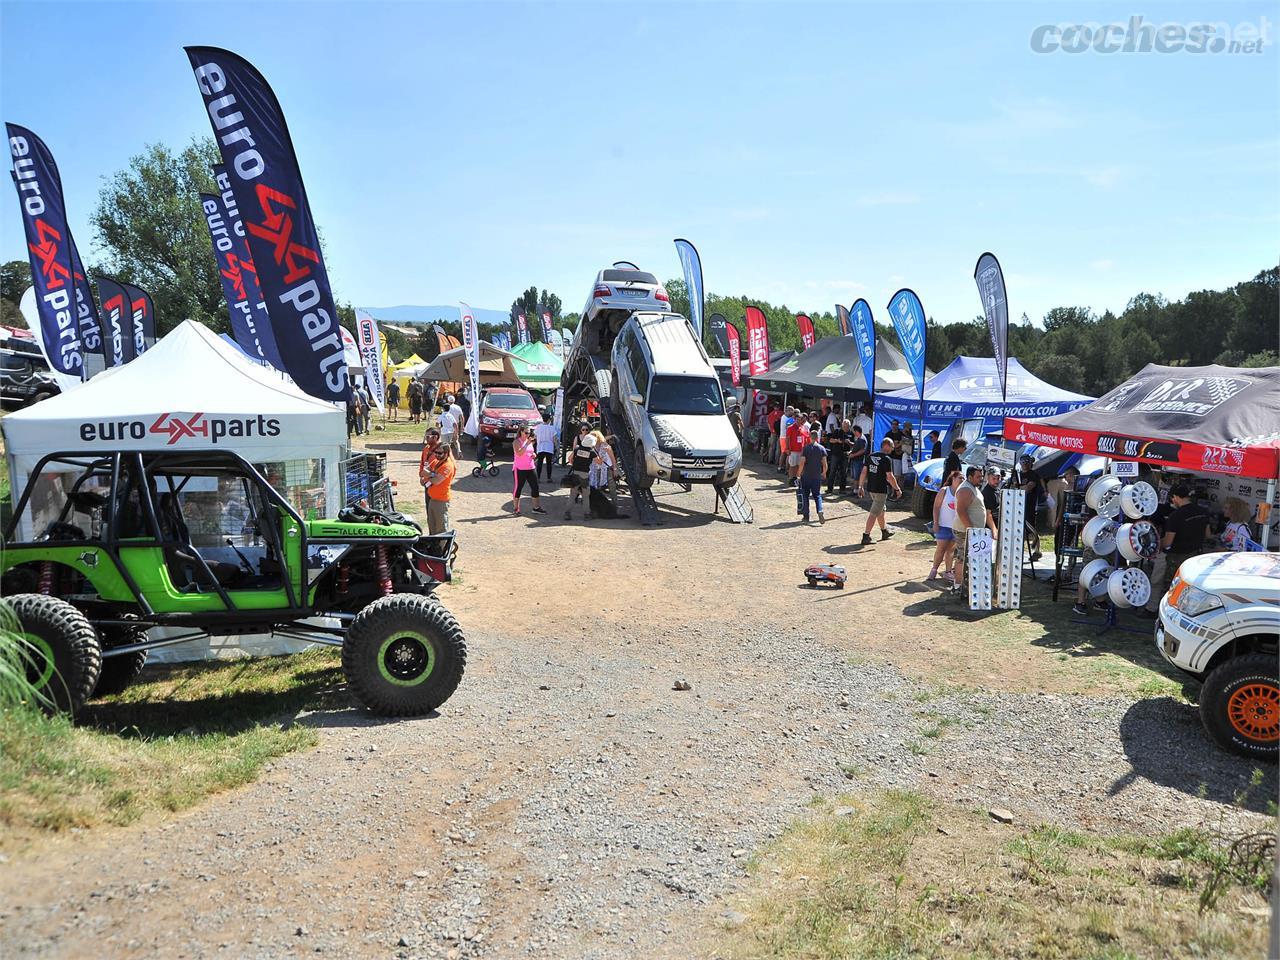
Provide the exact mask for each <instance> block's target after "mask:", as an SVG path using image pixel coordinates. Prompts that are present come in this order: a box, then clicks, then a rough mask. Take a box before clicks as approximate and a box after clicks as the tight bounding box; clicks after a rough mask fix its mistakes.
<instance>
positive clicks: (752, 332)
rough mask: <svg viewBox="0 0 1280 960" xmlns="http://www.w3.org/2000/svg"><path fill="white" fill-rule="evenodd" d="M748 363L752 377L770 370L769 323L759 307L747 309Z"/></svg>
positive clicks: (762, 374)
mask: <svg viewBox="0 0 1280 960" xmlns="http://www.w3.org/2000/svg"><path fill="white" fill-rule="evenodd" d="M746 314H747V361H748V369H749V370H750V371H751V376H753V377H760V376H764V373H765V371H767V370H768V369H769V323H768V321H767V320H765V316H764V311H763V310H761V309H760V308H759V307H747V309H746Z"/></svg>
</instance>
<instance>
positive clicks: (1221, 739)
mask: <svg viewBox="0 0 1280 960" xmlns="http://www.w3.org/2000/svg"><path fill="white" fill-rule="evenodd" d="M1278 643H1280V554H1275V553H1207V554H1203V555H1201V556H1198V557H1192V558H1191V559H1189V560H1185V561H1183V563H1182V565H1181V566H1180V567H1179V568H1178V572H1177V575H1176V576H1175V577H1174V578H1173V580H1172V582H1171V583H1170V584H1169V592H1168V593H1166V594H1165V595H1164V597H1163V598H1162V599H1161V601H1160V616H1159V619H1158V620H1157V621H1156V647H1157V648H1158V649H1159V651H1160V653H1161V655H1163V656H1164V658H1165V659H1166V660H1168V661H1169V662H1170V663H1171V664H1173V665H1174V666H1175V667H1177V668H1178V669H1179V670H1182V671H1184V672H1186V673H1189V674H1190V675H1191V676H1193V677H1195V678H1196V679H1197V680H1199V681H1200V682H1201V683H1202V684H1203V687H1202V689H1201V692H1200V718H1201V720H1202V721H1203V722H1204V727H1205V730H1207V731H1208V733H1209V736H1210V737H1212V738H1213V740H1214V741H1215V742H1216V743H1217V744H1218V745H1219V746H1221V747H1223V748H1224V749H1226V750H1230V751H1232V752H1234V753H1240V754H1244V755H1245V756H1250V757H1257V758H1259V759H1264V760H1275V759H1276V757H1277V752H1278V750H1280V677H1278V676H1277V675H1278V674H1280V653H1278V652H1277V651H1278V649H1280V647H1278Z"/></svg>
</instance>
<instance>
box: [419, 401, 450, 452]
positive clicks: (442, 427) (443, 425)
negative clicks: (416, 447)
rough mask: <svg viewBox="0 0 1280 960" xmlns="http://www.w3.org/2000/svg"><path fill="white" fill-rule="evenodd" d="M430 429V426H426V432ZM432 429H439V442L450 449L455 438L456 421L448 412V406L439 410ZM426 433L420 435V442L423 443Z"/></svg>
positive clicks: (424, 442)
mask: <svg viewBox="0 0 1280 960" xmlns="http://www.w3.org/2000/svg"><path fill="white" fill-rule="evenodd" d="M432 429H433V428H432V427H427V433H430V432H431V431H432ZM434 429H438V430H439V431H440V443H441V444H443V445H444V446H446V447H448V448H449V449H450V450H452V449H453V444H454V442H455V441H456V439H457V431H458V421H457V420H455V419H454V417H453V414H452V413H450V412H449V408H448V407H446V408H445V409H444V410H442V411H441V412H440V416H439V418H438V420H437V425H436V427H435V428H434ZM427 433H424V434H423V435H422V442H423V444H424V445H425V444H426V442H427Z"/></svg>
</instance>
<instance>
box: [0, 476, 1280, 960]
mask: <svg viewBox="0 0 1280 960" xmlns="http://www.w3.org/2000/svg"><path fill="white" fill-rule="evenodd" d="M486 498H487V499H486ZM500 498H501V495H500V494H499V493H497V492H492V493H488V494H485V493H482V492H480V491H477V492H476V493H475V494H474V500H473V501H472V502H470V503H469V504H468V508H467V512H466V513H464V514H463V519H464V521H470V523H467V522H463V523H462V524H461V525H462V527H463V529H464V537H465V538H466V539H465V540H464V543H465V544H466V545H465V546H464V550H465V551H470V552H469V553H464V554H463V577H462V583H461V584H458V585H455V586H454V587H452V588H450V591H448V592H447V593H446V602H448V603H449V604H450V606H451V607H453V608H455V609H456V610H458V612H459V617H460V619H462V622H463V623H464V624H466V625H467V628H468V631H469V644H470V648H471V657H470V664H469V668H468V674H467V676H466V678H465V680H464V682H463V685H462V686H461V688H460V689H459V691H458V693H457V694H456V695H455V697H454V698H453V699H452V700H451V701H450V702H449V703H448V704H447V706H446V707H445V709H444V710H443V711H442V713H441V714H440V715H439V716H435V717H431V718H424V719H421V720H413V721H401V722H393V723H384V722H378V721H374V720H372V719H370V718H369V717H367V716H366V715H365V714H363V713H362V712H360V711H358V710H356V709H354V708H351V709H346V710H337V711H333V712H328V713H317V714H310V715H309V716H308V717H307V718H305V720H306V722H310V723H314V724H316V725H318V726H319V727H320V728H321V744H320V746H319V747H318V748H317V749H316V750H313V751H310V752H308V753H305V754H299V755H294V756H290V757H287V758H284V759H282V760H280V761H277V762H276V763H275V764H274V765H273V767H272V769H271V770H270V771H269V772H268V773H267V775H266V776H265V777H264V778H263V779H262V780H260V781H259V782H258V783H256V784H253V785H251V786H249V787H247V788H244V789H242V790H239V791H236V792H234V793H231V794H227V795H224V796H221V797H217V798H214V799H213V800H211V801H210V802H208V803H206V804H205V805H203V806H202V807H200V808H199V809H197V810H195V811H193V812H190V813H188V814H185V815H182V816H178V817H175V818H173V819H171V820H168V821H165V822H159V823H152V824H149V825H142V826H138V827H134V828H129V829H124V830H115V831H110V830H107V831H101V832H96V833H93V834H81V835H76V836H71V837H68V838H65V839H62V840H58V841H55V842H53V843H51V844H50V845H49V846H48V847H47V848H46V849H44V850H42V851H41V852H39V853H38V854H36V855H28V856H23V857H19V858H16V859H14V860H12V861H10V862H8V863H6V864H3V865H0V942H2V943H4V944H5V946H6V948H5V951H4V952H5V953H6V955H8V956H19V957H26V956H59V957H85V956H104V957H153V956H166V957H252V958H257V957H264V958H265V957H294V956H303V955H307V956H312V955H316V954H320V955H324V954H329V955H334V956H342V957H349V956H358V957H364V956H368V957H397V958H400V957H405V958H407V957H430V958H439V957H452V958H460V957H495V958H498V957H584V958H591V957H601V958H603V957H643V958H651V957H658V958H660V957H686V956H690V955H691V954H698V953H706V952H708V951H709V950H710V947H709V946H708V939H707V938H708V937H709V936H710V935H713V933H714V930H715V927H716V925H717V922H718V918H719V915H720V914H721V913H723V912H724V911H725V910H726V909H728V908H729V906H730V903H731V901H730V900H729V899H728V898H730V897H731V896H732V895H733V893H734V892H735V890H736V889H738V885H739V883H740V881H741V879H742V876H743V869H744V865H745V862H746V860H747V858H748V856H749V854H750V853H751V851H752V850H753V849H754V848H755V847H757V846H758V845H759V844H760V843H762V842H763V841H766V840H767V839H769V838H771V837H773V836H776V835H777V833H778V831H779V830H781V829H782V828H783V826H784V825H785V824H786V823H787V822H788V821H789V820H791V819H792V818H793V817H795V816H796V815H797V814H798V813H800V812H801V811H802V810H803V809H804V808H805V807H806V805H807V804H808V803H809V801H810V800H811V799H812V798H813V797H814V796H815V795H822V796H830V795H833V794H836V793H839V792H842V791H851V792H859V791H866V790H871V789H875V788H879V787H885V786H894V787H906V788H912V789H919V790H923V791H925V792H927V793H929V794H930V795H932V796H935V797H937V798H939V799H940V800H946V801H952V802H956V803H959V804H962V805H964V806H967V807H972V808H979V809H988V808H990V807H995V806H999V807H1006V808H1008V809H1009V810H1011V811H1012V812H1013V814H1014V817H1015V825H1014V826H1013V827H1011V828H1010V829H1011V830H1014V829H1017V827H1018V825H1020V824H1027V823H1034V822H1040V821H1053V822H1058V823H1062V824H1065V825H1071V826H1078V827H1083V828H1091V829H1098V830H1121V829H1123V830H1138V829H1141V830H1154V831H1160V830H1166V829H1170V828H1173V827H1175V826H1180V825H1194V824H1199V823H1206V822H1208V823H1216V822H1218V820H1219V819H1221V818H1227V819H1229V820H1232V821H1238V820H1243V819H1245V818H1250V817H1253V816H1255V814H1251V813H1248V812H1246V811H1242V810H1240V809H1239V808H1237V807H1233V806H1231V805H1230V801H1231V798H1232V797H1233V796H1234V795H1235V794H1236V793H1237V792H1238V791H1240V790H1241V789H1244V788H1245V787H1246V786H1247V785H1248V783H1249V779H1250V776H1251V774H1252V767H1251V765H1250V764H1248V763H1246V762H1243V761H1240V760H1238V759H1236V758H1233V757H1230V756H1227V755H1225V754H1222V753H1220V752H1218V751H1216V750H1213V749H1212V748H1211V747H1210V746H1209V745H1208V742H1207V740H1206V739H1205V738H1204V736H1203V734H1202V733H1201V732H1200V728H1199V721H1198V718H1197V716H1196V714H1195V710H1194V708H1193V707H1189V706H1187V705H1185V704H1181V703H1178V702H1175V701H1174V700H1172V699H1168V698H1157V699H1149V700H1139V701H1136V702H1135V701H1134V700H1131V699H1126V698H1122V697H1114V696H1105V695H1104V696H1098V695H1077V694H1062V693H1039V692H1034V691H1032V692H1027V691H1022V692H1016V691H1007V690H1004V691H993V692H956V691H948V690H947V689H945V688H939V686H938V685H936V684H935V683H931V682H928V681H926V680H922V679H921V678H920V677H919V676H911V675H908V674H905V673H904V672H903V671H902V670H901V669H900V668H899V667H898V666H895V665H893V664H890V663H885V662H879V661H878V660H876V659H869V658H868V657H867V656H866V651H865V649H864V644H863V642H862V637H863V636H864V635H865V634H866V633H867V630H868V627H867V626H863V625H861V624H862V621H860V620H854V621H848V620H845V619H842V618H844V617H847V616H848V614H845V613H843V612H842V613H841V614H840V615H839V616H835V615H830V614H826V613H824V614H823V615H821V616H815V612H816V611H820V610H826V609H830V608H820V607H815V606H811V605H810V606H803V607H798V608H797V607H796V606H795V604H796V603H800V602H801V600H795V601H791V600H789V599H788V598H790V597H792V596H797V597H801V598H802V600H803V603H804V604H811V603H813V602H816V601H817V600H818V599H820V597H817V596H815V594H816V592H812V591H797V590H796V587H795V585H794V584H793V583H791V582H790V581H792V580H794V579H795V576H794V570H792V571H791V573H790V575H789V576H788V575H786V573H785V571H786V570H788V569H790V567H791V566H792V565H793V564H792V561H793V557H792V556H791V555H790V554H788V553H787V551H788V550H791V549H793V544H794V541H788V542H787V546H786V549H785V550H783V549H780V550H779V551H778V552H779V554H780V555H779V556H777V557H773V558H768V559H767V562H766V561H765V560H762V562H761V571H760V575H761V577H762V579H763V580H765V581H768V582H769V583H770V584H772V585H771V586H770V587H768V588H767V589H766V588H762V589H761V590H760V591H751V592H750V595H751V596H750V598H747V597H746V596H745V595H744V597H743V599H742V601H741V604H739V603H738V600H739V597H738V594H737V593H736V592H734V591H735V587H734V585H733V584H728V585H727V586H726V585H725V584H724V582H723V580H721V581H720V582H719V583H717V582H716V581H715V579H714V577H715V572H716V571H717V570H720V569H721V568H722V563H723V561H722V559H721V558H722V557H724V556H725V555H727V552H728V551H729V550H731V549H733V548H734V544H735V542H736V541H739V540H748V541H750V540H751V539H753V538H761V537H765V538H767V537H770V536H771V537H773V538H778V537H779V534H778V533H777V532H776V531H774V532H773V533H769V532H767V529H761V527H762V526H766V527H767V524H768V522H769V521H770V517H769V514H768V511H769V510H771V509H775V507H774V506H773V504H771V503H769V504H765V505H764V508H763V509H762V506H761V505H759V504H758V505H757V511H758V522H757V527H756V528H755V529H753V530H751V531H741V530H738V529H737V528H734V527H732V526H731V525H728V524H712V525H698V524H693V523H691V524H690V525H680V524H673V526H672V529H670V530H664V531H658V532H648V533H646V534H644V536H647V537H649V541H648V544H649V545H657V544H659V543H661V544H662V545H663V546H665V547H667V548H668V549H669V550H671V553H670V554H663V553H661V552H641V551H638V550H635V549H634V545H635V544H636V543H637V542H638V539H637V531H634V530H632V529H629V528H626V527H625V526H622V525H620V526H618V527H617V528H614V529H609V528H604V529H600V528H596V529H583V528H582V527H581V526H580V525H579V526H576V527H572V528H571V527H564V526H560V525H548V526H547V527H540V525H539V524H538V523H537V522H536V521H533V520H529V521H525V520H523V519H521V520H516V519H514V518H510V517H506V518H502V516H501V512H500V509H499V507H498V503H499V501H500ZM784 506H785V505H784ZM776 509H782V508H776ZM491 517H493V518H495V519H500V520H501V522H500V523H497V522H495V523H489V522H487V520H488V519H489V518H491ZM504 525H505V526H504ZM514 525H520V526H518V527H517V526H514ZM830 526H831V524H828V527H830ZM513 531H517V532H515V533H513ZM513 536H519V537H522V538H524V539H523V540H520V541H516V542H517V543H518V545H519V548H520V549H518V550H516V549H512V542H513V541H512V539H511V538H512V537H513ZM797 536H808V537H811V538H813V537H820V538H822V539H821V540H814V543H829V542H830V540H831V537H830V531H827V532H826V533H822V532H818V531H817V528H816V527H815V528H808V529H803V530H800V531H797ZM657 538H661V539H660V540H659V539H657ZM698 538H702V539H703V540H704V541H705V542H706V543H707V548H706V549H703V550H698V549H696V547H692V546H691V544H696V543H697V542H698ZM770 542H778V541H776V540H775V541H770ZM890 547H892V549H890ZM794 549H795V550H796V551H799V552H800V553H804V552H805V551H810V552H811V551H812V545H811V544H810V545H806V544H803V543H802V544H800V545H799V546H794ZM561 550H568V551H570V552H567V553H561V552H558V551H561ZM526 553H532V554H533V555H537V556H541V557H546V558H548V559H547V560H546V561H545V562H544V563H542V564H540V565H539V568H538V571H539V572H538V575H537V576H536V577H534V578H531V579H526V580H522V579H520V578H519V577H518V576H517V575H516V574H515V573H514V572H511V571H508V569H507V565H510V564H518V563H519V562H521V557H522V556H524V555H525V554H526ZM564 556H571V557H572V562H570V563H564V562H560V561H558V560H557V559H556V558H559V557H564ZM473 558H474V559H473ZM673 558H674V559H673ZM879 558H880V559H879V561H877V562H879V563H880V564H881V567H882V568H876V567H874V566H873V565H872V562H871V561H870V560H867V561H863V568H862V569H861V571H860V573H861V576H862V577H863V579H864V581H865V582H867V583H880V582H883V583H891V582H894V581H895V580H896V579H899V574H900V572H901V570H902V569H906V567H905V566H904V565H905V564H907V563H911V564H917V562H918V561H916V560H915V559H912V554H911V553H910V552H909V551H908V550H907V547H906V546H904V545H897V544H890V545H886V547H885V548H884V549H883V550H882V551H881V553H880V554H879ZM773 560H776V561H777V563H776V564H775V565H772V566H771V565H770V564H772V563H773ZM525 562H527V560H526V561H525ZM677 564H678V565H680V566H682V567H683V569H682V570H679V571H676V570H675V569H674V567H675V566H676V565H677ZM482 568H483V570H484V571H485V572H484V575H481V569H482ZM509 574H510V577H511V578H509V576H508V575H509ZM592 576H596V577H600V576H608V577H614V578H615V579H614V580H612V581H602V582H603V584H604V585H603V586H601V587H599V588H598V589H597V590H596V592H595V593H593V594H591V595H593V596H595V597H596V598H597V602H596V604H595V605H594V606H591V607H589V608H584V605H583V602H582V596H583V595H584V590H585V591H587V592H590V589H591V585H590V583H589V582H588V583H587V584H586V585H585V586H584V578H590V577H592ZM670 578H675V579H677V580H679V581H682V582H684V583H685V584H686V585H687V588H686V589H679V588H678V586H677V585H676V584H675V583H674V582H672V580H671V579H670ZM624 585H625V589H624ZM513 586H514V588H515V589H511V588H512V587H513ZM868 589H869V588H868ZM883 593H884V592H882V594H883ZM717 594H718V595H719V596H720V597H721V600H720V604H719V605H718V606H714V607H713V606H710V604H712V603H713V602H714V598H715V596H716V595H717ZM760 595H763V596H764V597H765V601H766V602H764V603H760V602H759V596H760ZM884 595H885V597H886V599H884V600H877V601H876V602H877V603H885V602H887V603H895V602H896V603H897V604H898V605H899V606H901V604H902V603H903V602H904V601H903V598H902V596H901V595H900V594H892V593H887V594H884ZM645 596H654V597H657V598H660V599H661V606H655V605H654V604H652V603H641V602H640V601H639V600H638V599H637V598H638V597H645ZM870 596H880V594H872V595H870ZM811 598H812V599H811ZM870 602H871V601H870V599H868V600H867V603H870ZM751 604H755V605H754V606H752V605H751ZM513 605H514V606H513ZM743 605H746V606H743ZM840 609H841V610H842V611H844V610H846V609H848V608H844V607H842V608H840ZM863 609H864V613H865V610H866V609H868V608H863ZM584 610H585V611H586V612H587V613H589V614H590V615H589V616H584V615H583V614H584ZM516 611H523V613H519V612H516ZM709 612H710V613H711V614H712V615H711V616H708V613H709ZM944 622H945V624H946V625H947V629H949V630H964V629H973V630H975V631H976V630H980V629H981V624H975V625H972V626H971V627H970V626H968V625H964V624H960V625H956V624H954V623H952V622H951V621H944ZM744 624H749V626H747V625H744ZM876 655H877V656H878V655H879V648H876ZM677 679H682V680H686V681H687V682H688V683H689V684H690V685H691V687H692V689H691V690H688V691H678V690H674V689H672V688H673V685H674V682H675V681H676V680H677ZM1202 784H1203V787H1202V786H1201V785H1202ZM1275 793H1276V776H1275V768H1274V767H1271V768H1269V769H1267V770H1266V771H1265V773H1264V781H1263V783H1262V785H1261V786H1260V787H1259V788H1258V793H1257V800H1256V801H1250V802H1252V803H1253V805H1254V806H1259V805H1260V804H1261V802H1262V799H1263V798H1266V797H1274V796H1275Z"/></svg>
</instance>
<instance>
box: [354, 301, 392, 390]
mask: <svg viewBox="0 0 1280 960" xmlns="http://www.w3.org/2000/svg"><path fill="white" fill-rule="evenodd" d="M379 343H380V342H379V340H378V321H377V320H375V319H374V318H373V314H371V313H370V312H369V311H368V310H361V309H359V308H357V309H356V346H357V347H358V348H359V350H360V357H361V359H363V360H364V378H365V382H366V383H367V384H368V385H369V393H370V394H371V395H372V396H373V402H374V404H376V405H377V407H378V412H379V413H383V412H385V408H386V402H385V400H384V399H383V395H384V394H385V392H386V385H385V384H384V383H383V381H382V351H381V349H380V345H379Z"/></svg>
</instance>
